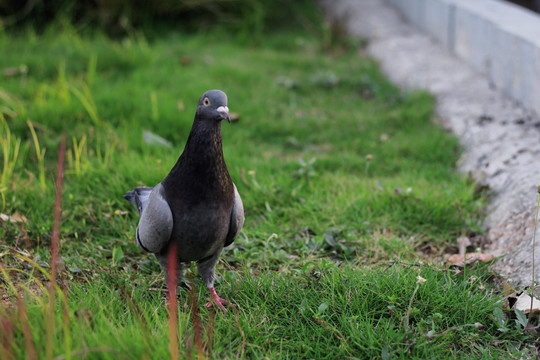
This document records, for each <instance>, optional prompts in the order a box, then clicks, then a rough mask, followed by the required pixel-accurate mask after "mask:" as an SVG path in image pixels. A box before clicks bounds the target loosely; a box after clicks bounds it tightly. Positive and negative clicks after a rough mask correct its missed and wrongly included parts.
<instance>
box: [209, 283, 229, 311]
mask: <svg viewBox="0 0 540 360" xmlns="http://www.w3.org/2000/svg"><path fill="white" fill-rule="evenodd" d="M209 290H210V295H212V298H210V299H208V300H209V301H208V302H207V303H206V304H205V305H204V306H206V307H212V306H214V303H215V304H216V305H217V306H218V307H219V308H220V309H221V310H223V311H227V309H225V305H227V306H232V307H234V304H231V303H229V302H228V301H227V300H225V299H222V298H220V297H219V296H218V294H217V293H216V289H214V287H213V286H212V287H211V288H210V289H209Z"/></svg>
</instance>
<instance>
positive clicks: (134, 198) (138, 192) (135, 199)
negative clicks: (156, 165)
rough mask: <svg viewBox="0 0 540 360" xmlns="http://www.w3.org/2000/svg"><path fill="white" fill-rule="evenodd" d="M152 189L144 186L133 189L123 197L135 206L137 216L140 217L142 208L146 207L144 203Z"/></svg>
mask: <svg viewBox="0 0 540 360" xmlns="http://www.w3.org/2000/svg"><path fill="white" fill-rule="evenodd" d="M153 189H154V188H151V187H146V186H143V187H138V188H135V189H133V190H131V191H128V192H127V193H126V195H124V199H126V200H127V201H129V202H130V203H132V204H133V205H135V207H137V211H138V212H139V215H141V214H142V212H143V210H144V207H145V206H146V203H147V202H148V197H149V196H150V193H151V192H152V190H153Z"/></svg>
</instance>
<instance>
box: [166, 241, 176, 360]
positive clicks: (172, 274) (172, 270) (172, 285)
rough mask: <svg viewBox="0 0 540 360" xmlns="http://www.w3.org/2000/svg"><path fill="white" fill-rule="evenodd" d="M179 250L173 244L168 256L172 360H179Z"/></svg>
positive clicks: (170, 350)
mask: <svg viewBox="0 0 540 360" xmlns="http://www.w3.org/2000/svg"><path fill="white" fill-rule="evenodd" d="M176 258H177V249H176V244H175V243H174V242H173V243H171V246H170V248H169V254H168V256H167V288H168V290H169V304H168V307H169V352H170V354H171V360H177V359H178V315H177V307H176V304H177V301H176V286H177V285H178V277H177V274H176V272H177V261H176Z"/></svg>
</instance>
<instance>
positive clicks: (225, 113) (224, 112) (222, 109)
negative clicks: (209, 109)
mask: <svg viewBox="0 0 540 360" xmlns="http://www.w3.org/2000/svg"><path fill="white" fill-rule="evenodd" d="M217 111H218V113H219V114H220V115H221V117H222V118H223V119H227V122H228V123H229V124H230V123H231V117H230V116H229V108H228V107H226V106H220V107H218V108H217Z"/></svg>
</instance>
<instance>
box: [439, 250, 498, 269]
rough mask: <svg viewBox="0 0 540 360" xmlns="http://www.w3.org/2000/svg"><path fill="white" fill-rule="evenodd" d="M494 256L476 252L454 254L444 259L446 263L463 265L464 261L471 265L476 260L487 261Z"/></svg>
mask: <svg viewBox="0 0 540 360" xmlns="http://www.w3.org/2000/svg"><path fill="white" fill-rule="evenodd" d="M494 258H495V257H494V256H493V255H490V254H484V253H476V252H473V253H468V254H467V255H460V254H454V255H452V256H450V257H449V258H448V259H447V260H446V265H448V266H459V267H462V266H464V265H465V263H466V264H467V265H472V264H474V263H476V262H478V261H480V262H488V261H491V260H493V259H494ZM465 259H466V260H465Z"/></svg>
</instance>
